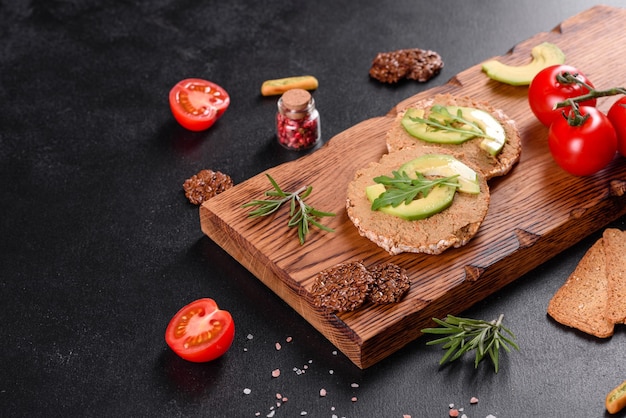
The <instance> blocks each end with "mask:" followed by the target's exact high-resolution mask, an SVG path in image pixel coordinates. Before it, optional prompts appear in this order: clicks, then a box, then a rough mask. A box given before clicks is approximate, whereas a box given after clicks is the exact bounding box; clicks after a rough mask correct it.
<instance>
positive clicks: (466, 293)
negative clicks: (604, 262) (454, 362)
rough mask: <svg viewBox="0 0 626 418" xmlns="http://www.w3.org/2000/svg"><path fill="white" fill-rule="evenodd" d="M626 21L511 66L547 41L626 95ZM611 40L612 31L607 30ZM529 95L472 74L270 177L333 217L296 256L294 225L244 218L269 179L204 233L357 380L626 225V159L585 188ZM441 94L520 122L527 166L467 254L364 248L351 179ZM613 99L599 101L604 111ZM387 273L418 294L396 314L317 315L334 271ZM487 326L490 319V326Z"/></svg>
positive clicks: (385, 310) (576, 29) (474, 70)
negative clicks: (591, 239) (384, 264)
mask: <svg viewBox="0 0 626 418" xmlns="http://www.w3.org/2000/svg"><path fill="white" fill-rule="evenodd" d="M624 27H626V9H617V8H611V7H606V6H597V7H593V8H591V9H589V10H587V11H585V12H583V13H580V14H579V15H576V16H574V17H572V18H570V19H568V20H566V21H565V22H563V23H562V24H561V25H559V26H558V27H557V28H555V29H554V30H552V31H551V32H548V33H540V34H537V35H536V36H534V37H532V38H531V39H528V40H526V41H524V42H522V43H520V44H519V45H517V46H516V47H515V48H514V50H512V51H511V52H510V53H509V54H507V55H505V56H501V57H498V59H500V60H501V61H503V62H506V63H509V64H514V65H519V64H524V63H527V62H529V61H530V50H531V48H532V47H534V46H535V45H538V44H539V43H541V42H544V41H547V42H552V43H554V44H556V45H558V46H559V47H560V48H561V49H562V50H563V51H564V52H565V54H566V57H567V63H568V64H571V65H574V66H576V67H578V68H580V69H581V71H583V72H585V74H586V75H587V76H588V77H589V78H590V79H591V80H593V82H594V83H595V84H596V86H597V87H599V88H608V87H612V86H617V85H619V86H622V85H625V84H626V80H625V78H626V77H623V78H619V76H620V74H623V72H621V71H616V70H617V69H618V67H620V68H621V65H620V64H619V63H623V62H624V57H625V56H626V32H624V31H622V30H618V29H616V28H624ZM611 28H612V29H611ZM527 91H528V89H527V87H512V86H508V85H505V84H501V83H498V82H495V81H492V80H490V79H489V78H488V77H487V76H486V75H485V74H484V73H482V72H481V66H480V65H476V66H473V67H471V68H469V69H467V70H466V71H463V72H462V73H460V74H458V75H457V76H456V77H454V78H453V79H451V80H450V81H449V82H448V83H447V84H445V85H443V86H440V87H436V88H434V89H432V90H429V91H426V92H423V93H420V94H418V95H416V96H414V97H410V98H408V99H406V100H404V101H403V102H401V103H399V104H398V105H397V106H396V107H395V108H394V109H392V110H391V111H390V112H389V113H388V114H387V115H385V116H382V117H378V118H374V119H369V120H366V121H364V122H361V123H359V124H358V125H356V126H354V127H352V128H350V129H348V130H346V131H344V132H342V133H340V134H338V135H337V136H335V137H333V138H332V139H331V140H329V141H328V142H327V143H326V144H325V145H324V146H323V147H321V148H320V149H319V150H317V151H315V152H313V153H311V154H309V155H306V156H304V157H302V158H300V159H298V160H296V161H292V162H289V163H286V164H282V165H280V166H278V167H274V168H272V169H269V170H267V173H269V174H270V175H271V176H272V177H273V178H274V179H276V181H277V182H278V183H279V184H280V185H281V187H283V189H284V190H286V191H295V190H296V189H298V188H299V187H301V186H302V185H311V186H313V193H312V194H311V196H310V197H309V198H308V199H307V202H308V203H309V204H311V205H312V206H314V207H316V208H318V209H321V210H325V211H331V212H334V213H336V214H337V216H335V217H334V218H324V219H323V223H325V224H326V225H328V226H329V227H331V228H334V229H335V232H334V233H326V232H323V231H319V230H316V229H314V230H313V231H312V233H311V234H310V236H309V237H308V239H307V242H306V243H305V244H304V245H302V246H301V245H300V244H299V242H298V239H297V236H296V231H295V230H294V229H293V228H287V226H286V224H287V214H286V211H287V210H286V208H285V210H281V211H279V213H278V214H277V215H276V216H274V217H266V218H252V219H251V218H248V216H247V214H248V211H249V210H250V209H249V208H242V205H243V204H244V203H246V202H249V201H250V200H253V199H260V198H263V193H264V192H265V191H266V190H269V189H270V188H271V185H270V183H269V182H268V180H267V178H266V176H265V173H260V174H259V175H257V176H255V177H253V178H251V179H249V180H247V181H245V182H244V183H241V184H239V185H237V186H235V187H234V188H232V189H230V190H228V191H227V192H225V193H222V194H220V195H218V196H217V197H215V198H213V199H211V200H209V201H207V202H205V203H204V204H203V205H202V206H201V207H200V221H201V227H202V231H203V232H204V233H205V234H206V235H208V236H209V237H210V238H211V239H212V240H213V241H215V242H216V243H217V244H218V245H220V246H221V247H222V248H223V249H224V250H226V251H227V252H228V253H229V254H230V255H231V256H232V257H234V258H235V259H236V260H238V261H239V262H240V263H241V264H242V265H244V266H245V267H246V268H247V269H248V270H249V271H250V272H252V273H253V274H254V275H255V276H256V277H257V278H258V279H259V280H261V281H262V282H263V283H265V284H266V285H267V286H268V287H269V288H270V289H272V290H273V291H274V292H275V293H276V294H277V295H278V296H279V297H281V298H282V299H283V300H285V301H286V302H287V303H288V304H289V305H290V306H291V307H293V309H295V310H296V311H297V312H298V313H300V314H301V315H302V316H303V317H304V318H305V319H306V320H307V321H308V322H309V323H310V324H311V325H313V326H314V327H315V328H316V329H317V330H319V332H321V333H322V334H323V335H324V336H326V338H328V339H329V340H330V341H331V342H332V343H333V344H334V345H335V346H336V347H337V348H338V349H339V350H341V351H342V352H343V353H344V354H345V355H346V356H347V357H348V358H350V360H352V361H353V362H354V364H356V365H357V366H358V367H360V368H366V367H368V366H371V365H373V364H375V363H376V362H378V361H380V360H381V359H383V358H385V357H387V356H389V355H390V354H392V353H394V352H395V351H396V350H398V349H400V348H401V347H403V346H405V345H406V344H407V343H409V342H410V341H412V340H414V339H416V338H417V337H419V336H420V334H421V332H420V330H421V329H423V328H425V327H427V326H433V325H434V323H433V322H432V321H431V318H433V317H439V318H442V317H444V316H445V315H447V314H459V313H461V312H462V311H464V310H466V309H467V308H469V307H470V306H471V305H473V304H474V303H476V302H478V301H480V300H482V299H484V298H485V297H487V296H488V295H490V294H492V293H494V292H496V291H497V290H499V289H501V288H502V287H503V286H505V285H506V284H508V283H511V282H512V281H514V280H516V279H517V278H519V277H521V276H522V275H523V274H525V273H527V272H528V271H530V270H531V269H533V268H535V267H537V266H538V265H540V264H541V263H543V262H544V261H546V260H548V259H550V258H551V257H553V256H555V255H557V254H558V253H559V252H561V251H563V250H565V249H567V248H568V247H570V246H571V245H573V244H575V243H576V242H578V241H580V240H581V239H583V238H584V237H586V236H587V235H589V234H591V233H593V232H595V231H597V230H599V229H601V228H603V227H604V226H606V225H607V224H609V223H610V222H611V221H613V220H615V219H617V218H619V217H620V216H622V215H623V214H625V213H626V197H625V196H624V191H625V190H626V159H624V158H623V157H617V158H616V159H615V160H614V161H613V163H612V164H611V165H610V166H609V167H608V168H607V169H606V170H604V171H602V172H601V173H598V174H597V175H594V176H592V177H586V178H577V177H573V176H570V175H568V174H567V173H565V172H564V171H563V170H561V169H560V168H559V167H558V166H557V165H556V164H555V163H554V162H553V160H552V158H551V156H550V152H549V150H548V148H547V141H546V138H547V129H546V128H545V127H544V126H542V125H541V124H540V123H539V122H538V121H537V120H536V119H535V118H534V116H533V115H532V113H531V111H530V109H529V107H528V104H527ZM436 93H451V94H454V95H468V96H471V97H473V98H476V99H482V100H486V101H488V102H489V103H490V104H492V105H494V106H495V107H498V108H501V109H503V110H504V111H505V112H506V113H507V114H508V115H509V116H510V117H512V118H513V119H515V120H516V122H517V124H518V128H519V130H520V133H521V136H522V140H523V153H522V157H521V160H520V162H519V164H518V165H517V166H516V167H515V168H514V169H513V170H512V172H511V173H509V174H508V175H507V176H506V177H504V178H498V179H494V180H492V181H491V183H490V189H491V203H490V208H489V213H488V215H487V217H486V219H485V221H484V223H483V224H482V226H481V228H480V230H479V233H478V234H477V235H476V236H475V237H474V238H473V239H472V241H470V243H469V244H468V245H466V246H465V247H463V248H459V249H451V250H448V251H446V252H444V253H443V254H441V255H422V254H401V255H397V256H390V255H389V254H388V253H387V252H385V251H384V250H382V249H380V248H379V247H377V246H376V245H374V244H373V243H371V242H370V241H369V240H367V239H365V238H362V237H361V236H360V235H359V234H358V232H357V230H356V228H355V227H354V225H353V224H352V223H351V222H350V220H349V219H348V217H347V216H346V211H345V190H346V188H347V185H348V183H349V182H350V181H351V180H352V178H353V175H354V173H355V171H356V170H357V169H359V168H362V167H364V166H366V165H367V164H368V163H369V162H371V161H377V160H379V159H380V157H381V156H382V155H383V154H384V153H385V152H386V146H385V133H386V132H387V130H388V129H389V128H390V126H391V124H392V123H393V122H394V118H395V115H396V113H397V112H398V111H399V110H403V109H405V108H406V107H408V106H409V105H410V104H411V103H413V102H414V101H417V100H419V99H422V98H425V97H429V96H432V95H434V94H436ZM615 100H616V97H613V98H606V99H602V100H600V101H599V103H598V107H599V108H600V109H602V110H605V111H606V110H607V109H608V107H609V106H610V104H611V103H612V102H613V101H615ZM355 260H363V262H364V264H365V265H372V264H375V263H377V262H381V261H391V262H394V263H396V264H399V265H401V266H402V267H404V268H406V269H407V271H408V272H409V276H410V278H411V282H412V285H411V289H410V291H409V292H408V294H407V295H406V297H405V298H404V299H403V300H402V301H401V302H400V303H397V304H393V305H387V306H375V305H371V304H369V305H365V306H363V307H361V308H359V309H358V310H356V311H354V312H351V313H343V314H337V315H336V314H327V313H324V312H322V311H320V310H318V309H316V308H315V307H314V306H312V304H311V298H310V294H309V292H308V289H310V287H311V285H312V282H313V276H314V275H315V274H316V273H318V272H319V271H321V270H323V269H325V268H327V267H331V266H333V265H334V264H337V263H341V262H346V261H355ZM485 319H490V318H485Z"/></svg>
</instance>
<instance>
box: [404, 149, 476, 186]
mask: <svg viewBox="0 0 626 418" xmlns="http://www.w3.org/2000/svg"><path fill="white" fill-rule="evenodd" d="M398 171H400V172H405V173H407V174H408V175H409V176H411V177H415V176H414V174H415V172H418V173H422V174H423V175H424V176H439V177H451V176H454V175H458V177H457V181H458V182H459V188H458V191H459V192H463V193H469V194H478V193H480V184H479V183H478V174H477V173H476V171H474V170H473V169H471V168H470V167H468V166H467V165H466V164H464V163H463V162H461V161H459V160H457V159H456V158H454V157H453V156H451V155H448V154H425V155H422V156H420V157H418V158H416V159H414V160H411V161H409V162H407V163H404V164H403V165H401V166H400V169H399V170H398Z"/></svg>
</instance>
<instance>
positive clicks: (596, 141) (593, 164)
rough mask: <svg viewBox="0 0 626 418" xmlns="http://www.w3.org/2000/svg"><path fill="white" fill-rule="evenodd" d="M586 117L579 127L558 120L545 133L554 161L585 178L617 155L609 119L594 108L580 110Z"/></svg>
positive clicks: (615, 139) (614, 136) (583, 107)
mask: <svg viewBox="0 0 626 418" xmlns="http://www.w3.org/2000/svg"><path fill="white" fill-rule="evenodd" d="M580 114H581V115H582V116H588V118H587V120H585V121H584V122H583V123H582V124H581V125H579V126H572V125H570V123H569V121H568V120H567V119H566V118H564V117H561V118H560V119H557V120H556V121H555V122H554V123H553V124H552V125H550V130H549V131H548V146H549V147H550V152H551V153H552V157H553V158H554V161H556V163H557V164H558V165H559V166H561V168H563V169H564V170H565V171H567V172H568V173H570V174H573V175H575V176H588V175H591V174H594V173H596V172H598V171H600V170H602V169H603V168H605V167H606V166H607V165H608V164H609V163H610V162H611V160H613V158H614V157H615V153H616V152H617V137H616V135H615V129H613V125H612V124H611V121H609V118H608V117H607V116H606V115H605V114H604V113H602V112H601V111H599V110H598V109H597V108H595V107H591V106H581V107H580Z"/></svg>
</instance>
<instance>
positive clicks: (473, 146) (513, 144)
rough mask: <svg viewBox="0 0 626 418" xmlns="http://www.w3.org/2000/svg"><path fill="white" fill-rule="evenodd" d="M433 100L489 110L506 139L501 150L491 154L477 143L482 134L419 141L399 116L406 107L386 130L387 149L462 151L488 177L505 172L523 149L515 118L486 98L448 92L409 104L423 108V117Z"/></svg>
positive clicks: (426, 115)
mask: <svg viewBox="0 0 626 418" xmlns="http://www.w3.org/2000/svg"><path fill="white" fill-rule="evenodd" d="M435 104H439V105H443V106H449V105H455V106H465V107H472V108H475V109H480V110H483V111H486V112H488V113H489V114H491V115H492V116H493V117H494V118H495V119H497V120H498V122H500V124H501V125H502V126H503V128H504V131H505V133H506V143H505V144H504V147H503V149H502V151H501V152H500V153H499V154H498V155H496V156H495V157H494V156H492V155H490V154H489V153H488V152H486V151H484V150H483V149H481V148H480V146H479V144H480V141H482V138H473V139H470V140H467V141H465V142H463V143H462V144H439V143H432V142H426V141H422V140H421V139H418V138H415V137H413V136H411V135H410V134H409V133H408V132H407V131H406V129H405V128H404V127H403V126H402V123H401V120H402V117H403V116H404V113H405V111H402V112H399V113H398V115H397V116H396V119H395V121H394V123H393V127H392V128H391V129H390V130H389V131H388V132H387V136H386V142H387V150H388V151H389V152H393V151H398V150H401V149H404V148H422V147H428V148H444V149H447V150H449V151H452V152H454V153H455V154H457V155H462V156H463V160H464V161H468V162H471V163H473V164H474V165H476V166H478V167H479V168H480V170H481V171H482V172H483V174H484V175H485V178H486V179H487V180H489V179H491V178H493V177H496V176H503V175H505V174H507V173H508V172H509V171H510V170H511V168H513V166H514V165H515V164H516V163H517V162H518V161H519V159H520V156H521V152H522V140H521V138H520V135H519V131H518V130H517V126H516V125H515V122H514V121H513V120H512V119H511V118H509V117H508V116H507V115H506V114H505V113H504V112H503V111H501V110H499V109H495V108H494V107H492V106H490V105H489V104H487V103H485V102H479V101H476V100H473V99H471V98H468V97H456V96H452V95H449V94H438V95H436V96H434V97H433V98H429V99H425V100H421V101H418V102H416V103H414V104H413V105H411V106H410V107H413V108H418V109H424V111H425V115H424V118H428V114H429V111H430V109H431V108H432V107H433V105H435Z"/></svg>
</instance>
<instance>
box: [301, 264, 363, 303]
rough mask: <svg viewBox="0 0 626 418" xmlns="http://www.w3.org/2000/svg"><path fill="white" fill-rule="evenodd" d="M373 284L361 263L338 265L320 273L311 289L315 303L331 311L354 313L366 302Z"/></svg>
mask: <svg viewBox="0 0 626 418" xmlns="http://www.w3.org/2000/svg"><path fill="white" fill-rule="evenodd" d="M371 282H372V275H371V274H370V273H369V271H368V270H367V269H366V268H365V266H363V264H361V262H358V261H353V262H349V263H341V264H337V265H335V266H333V267H330V268H328V269H326V270H323V271H321V272H320V273H318V275H317V277H316V279H315V282H314V283H313V287H312V288H311V294H312V296H313V303H314V304H315V306H317V307H319V308H326V309H328V310H331V311H337V312H348V311H353V310H355V309H356V308H358V307H359V306H361V305H362V304H363V302H365V299H366V297H367V294H368V293H369V290H370V284H371Z"/></svg>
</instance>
